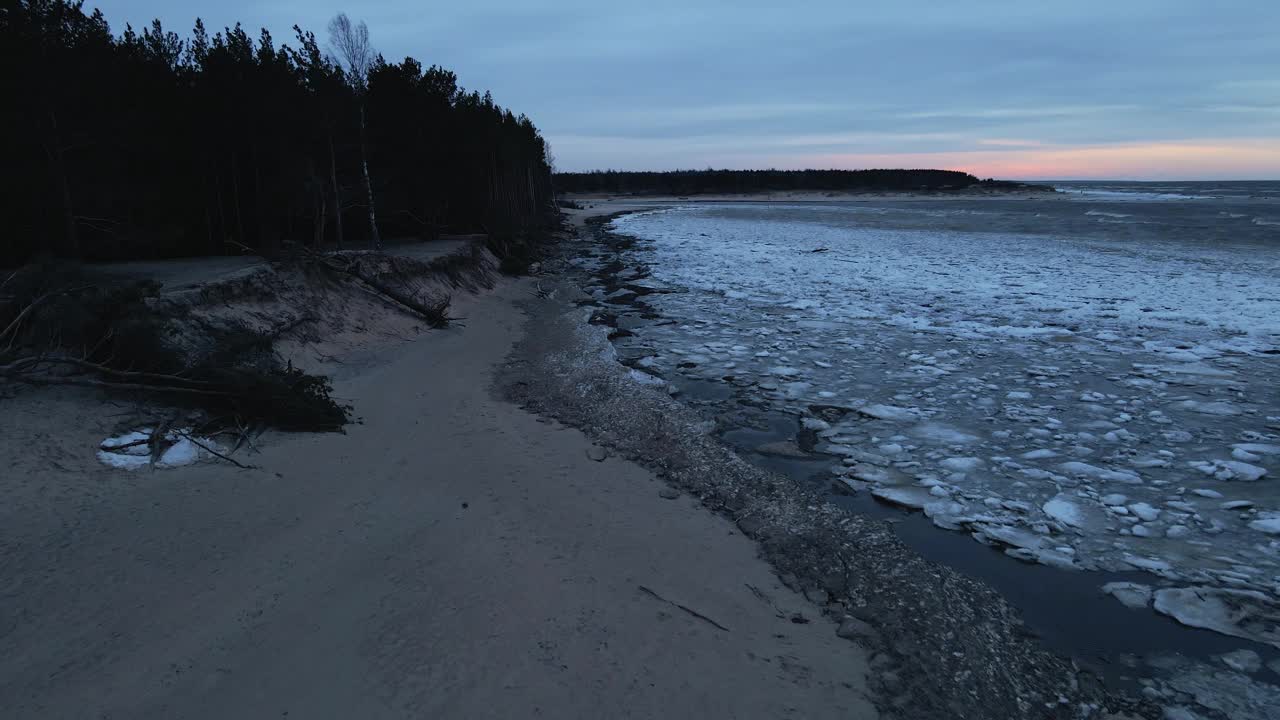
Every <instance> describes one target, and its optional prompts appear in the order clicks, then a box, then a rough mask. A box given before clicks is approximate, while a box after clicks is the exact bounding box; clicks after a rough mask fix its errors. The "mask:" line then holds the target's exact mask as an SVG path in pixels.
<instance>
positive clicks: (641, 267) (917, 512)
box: [601, 181, 1280, 718]
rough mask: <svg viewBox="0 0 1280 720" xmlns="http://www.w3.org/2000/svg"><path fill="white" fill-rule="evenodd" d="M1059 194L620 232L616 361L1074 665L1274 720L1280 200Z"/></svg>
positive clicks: (1279, 568)
mask: <svg viewBox="0 0 1280 720" xmlns="http://www.w3.org/2000/svg"><path fill="white" fill-rule="evenodd" d="M1047 184H1050V185H1052V186H1053V187H1054V188H1055V190H1056V191H1055V192H1053V193H1013V194H1009V195H1007V196H990V197H983V198H980V199H975V198H971V197H948V196H932V197H931V196H920V197H909V198H908V197H900V198H892V197H889V198H884V199H866V200H855V201H849V202H841V201H823V202H769V203H763V202H707V203H701V202H696V201H694V202H686V203H678V204H671V205H659V206H656V207H654V208H653V209H648V210H644V211H639V212H633V213H629V214H626V215H622V216H620V217H617V218H616V219H614V220H612V221H611V222H610V223H609V225H608V227H607V230H608V231H609V232H610V233H611V234H612V237H614V238H615V239H617V238H621V239H625V242H624V243H622V244H621V245H620V246H619V247H621V248H622V249H621V250H620V259H621V260H622V263H621V265H622V266H625V267H626V268H628V269H627V270H626V271H625V272H627V273H630V275H628V276H627V277H625V278H623V280H624V281H625V282H624V283H623V290H620V291H619V292H618V293H614V294H613V295H611V296H610V297H605V298H601V299H602V300H604V301H605V302H608V303H611V304H614V305H616V306H617V308H618V312H619V315H620V318H619V328H621V329H622V330H623V332H619V333H616V336H615V339H614V343H615V346H616V348H617V350H618V355H619V357H620V358H621V359H622V360H623V362H624V363H625V364H627V365H628V366H629V367H630V368H631V369H630V371H629V372H631V373H632V374H633V375H634V376H636V378H637V380H638V381H640V382H645V383H647V384H653V383H655V382H661V383H665V384H666V386H667V387H668V388H669V391H670V392H672V393H673V394H676V396H677V397H679V398H681V399H683V400H684V401H685V402H686V403H688V404H690V405H692V406H695V407H697V408H698V409H699V410H700V411H702V412H704V413H705V414H706V415H707V417H708V418H710V419H713V420H715V421H716V427H717V428H718V429H717V432H718V433H719V435H720V436H721V437H722V439H723V440H724V441H725V442H727V443H730V444H731V445H733V446H734V447H735V448H737V449H738V451H739V452H740V453H741V454H742V455H743V456H744V457H746V458H748V459H750V460H751V461H753V462H756V463H758V464H761V465H763V466H767V467H770V468H773V469H776V470H779V471H781V472H785V473H787V474H789V475H791V476H793V477H794V478H796V480H797V481H798V482H806V483H812V484H814V485H815V486H816V487H818V488H821V489H823V491H824V492H825V493H826V495H827V497H828V498H829V500H830V501H831V502H833V503H837V504H840V505H842V506H844V507H846V508H848V509H849V510H850V511H852V512H859V513H866V514H873V515H876V516H879V517H884V518H885V519H886V520H888V521H890V522H893V523H894V526H895V528H896V529H897V532H898V533H899V535H900V536H902V537H903V539H904V540H905V541H906V542H907V543H908V544H909V545H910V546H912V547H913V548H914V549H915V550H917V551H918V552H920V553H922V554H924V555H925V556H926V557H929V558H931V559H934V560H936V561H937V562H940V563H944V564H947V565H950V566H952V567H954V568H955V569H957V570H959V571H960V572H964V573H966V574H970V575H972V576H974V577H977V578H979V579H982V580H984V581H985V582H987V583H989V584H991V585H992V586H993V587H995V588H996V589H997V590H999V591H1000V592H1002V593H1003V594H1004V595H1005V596H1006V597H1007V598H1009V599H1010V601H1011V602H1013V603H1014V604H1015V605H1016V606H1017V607H1019V609H1020V610H1021V611H1022V613H1023V615H1024V617H1025V619H1026V620H1027V622H1028V625H1029V626H1030V627H1031V628H1032V630H1033V631H1034V632H1036V633H1037V634H1039V635H1040V636H1041V638H1042V639H1043V642H1044V643H1045V644H1046V645H1048V646H1049V647H1051V648H1052V649H1055V650H1057V651H1059V652H1062V653H1064V654H1067V655H1070V656H1072V657H1074V658H1076V659H1077V660H1079V661H1080V662H1081V664H1082V665H1087V666H1090V667H1092V668H1094V669H1096V670H1097V671H1098V672H1099V673H1100V674H1101V675H1103V676H1105V677H1107V678H1108V679H1109V680H1110V681H1113V682H1117V683H1121V684H1124V683H1129V684H1131V685H1133V687H1136V688H1139V689H1144V688H1145V690H1144V692H1146V694H1148V695H1151V694H1153V693H1156V694H1158V693H1165V696H1166V699H1169V698H1174V699H1177V698H1183V697H1186V696H1192V697H1195V696H1196V695H1195V693H1194V692H1192V691H1191V690H1189V689H1188V688H1196V687H1201V686H1212V688H1213V689H1210V690H1204V691H1202V692H1201V695H1202V696H1203V697H1204V698H1207V700H1205V701H1204V702H1206V703H1209V704H1207V705H1202V707H1201V711H1203V712H1207V711H1206V710H1205V708H1210V709H1212V708H1213V707H1214V705H1213V703H1217V704H1218V705H1221V706H1222V707H1226V710H1221V709H1219V710H1218V712H1222V713H1224V714H1225V715H1226V716H1228V717H1242V718H1249V717H1255V716H1256V717H1267V715H1266V712H1267V711H1266V710H1265V708H1266V706H1267V705H1268V704H1271V703H1274V704H1271V708H1272V709H1274V708H1275V707H1280V687H1277V686H1278V685H1280V182H1168V183H1130V182H1125V183H1121V182H1054V181H1049V182H1048V183H1047ZM1188 678H1190V679H1188ZM1206 678H1209V679H1208V680H1206ZM1215 678H1216V679H1215ZM1206 683H1207V684H1208V685H1206ZM1214 683H1216V684H1214ZM1233 683H1234V684H1233ZM1242 687H1243V688H1247V692H1246V690H1242V689H1241V688H1242ZM1215 698H1216V699H1215ZM1169 702H1173V700H1169ZM1197 702H1198V701H1197ZM1224 703H1226V705H1223V704H1224ZM1232 703H1235V704H1232ZM1254 706H1257V707H1254ZM1251 707H1252V708H1253V709H1250V708H1251ZM1258 707H1261V708H1262V709H1261V710H1259V709H1258ZM1228 711H1229V712H1228ZM1257 713H1262V714H1257ZM1193 716H1196V717H1198V715H1193ZM1189 717H1190V716H1189Z"/></svg>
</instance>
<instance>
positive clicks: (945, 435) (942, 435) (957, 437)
mask: <svg viewBox="0 0 1280 720" xmlns="http://www.w3.org/2000/svg"><path fill="white" fill-rule="evenodd" d="M911 434H912V435H914V436H916V437H918V438H921V439H923V440H930V441H933V442H938V443H944V444H947V445H967V444H968V443H971V442H976V441H977V440H978V438H977V437H976V436H974V435H970V434H968V433H964V432H961V431H959V430H956V429H955V428H951V427H947V426H946V425H941V424H939V423H925V424H923V425H917V426H916V427H914V428H912V429H911Z"/></svg>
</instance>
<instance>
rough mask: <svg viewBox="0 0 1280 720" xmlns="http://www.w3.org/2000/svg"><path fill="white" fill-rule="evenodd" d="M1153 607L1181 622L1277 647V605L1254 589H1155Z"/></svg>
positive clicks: (1279, 634) (1279, 609) (1279, 644)
mask: <svg viewBox="0 0 1280 720" xmlns="http://www.w3.org/2000/svg"><path fill="white" fill-rule="evenodd" d="M1155 608H1156V611H1157V612H1160V613H1163V614H1165V615H1168V616H1170V617H1172V618H1173V619H1175V620H1177V621H1178V622H1180V623H1182V624H1183V625H1189V626H1191V627H1198V628H1205V629H1206V630H1213V631H1215V632H1220V633H1222V634H1224V635H1232V636H1234V637H1241V638H1246V639H1248V640H1253V641H1255V642H1263V643H1267V644H1270V645H1272V646H1274V647H1277V648H1280V606H1277V605H1276V603H1275V601H1274V600H1272V599H1270V598H1269V597H1267V595H1266V594H1264V593H1261V592H1258V591H1256V590H1238V589H1235V588H1213V587H1184V588H1167V589H1164V590H1157V591H1156V594H1155Z"/></svg>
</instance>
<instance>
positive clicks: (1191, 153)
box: [776, 139, 1280, 180]
mask: <svg viewBox="0 0 1280 720" xmlns="http://www.w3.org/2000/svg"><path fill="white" fill-rule="evenodd" d="M988 144H989V145H991V146H992V147H994V148H1004V149H983V150H972V151H947V152H925V153H848V154H821V155H803V156H787V157H778V158H776V159H777V161H778V165H779V166H780V167H789V168H801V167H833V168H868V167H915V168H926V167H927V168H942V169H951V170H963V171H965V172H969V173H972V174H974V175H977V176H979V177H984V178H985V177H996V178H1007V179H1072V178H1074V179H1099V180H1103V179H1122V178H1132V179H1157V180H1158V179H1169V180H1187V179H1197V178H1202V179H1214V180H1274V179H1280V139H1276V140H1271V139H1266V140H1221V141H1216V140H1210V141H1195V142H1165V143H1134V144H1118V145H1096V146H1085V147H1062V146H1052V145H1033V144H1030V143H1027V144H1025V145H1014V144H1013V143H1012V142H1008V143H1007V144H1006V143H1004V142H1000V143H999V144H997V143H988Z"/></svg>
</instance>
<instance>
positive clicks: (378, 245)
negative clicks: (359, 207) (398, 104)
mask: <svg viewBox="0 0 1280 720" xmlns="http://www.w3.org/2000/svg"><path fill="white" fill-rule="evenodd" d="M368 144H369V143H368V141H366V139H365V127H364V103H363V102H361V103H360V172H361V173H363V174H364V192H365V196H366V199H367V200H368V202H369V237H370V238H371V239H372V240H373V249H374V250H381V249H382V238H381V237H380V236H379V235H378V214H377V212H376V211H375V210H374V207H373V183H372V182H370V180H369V154H368Z"/></svg>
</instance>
